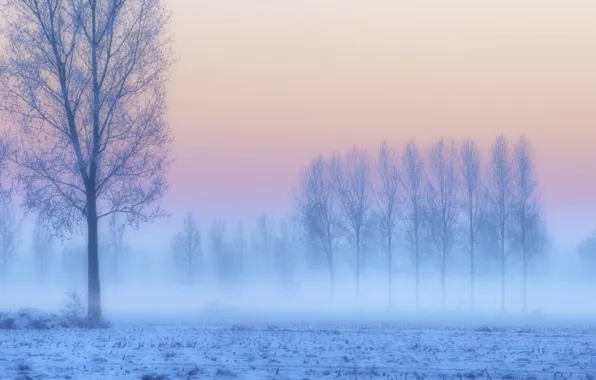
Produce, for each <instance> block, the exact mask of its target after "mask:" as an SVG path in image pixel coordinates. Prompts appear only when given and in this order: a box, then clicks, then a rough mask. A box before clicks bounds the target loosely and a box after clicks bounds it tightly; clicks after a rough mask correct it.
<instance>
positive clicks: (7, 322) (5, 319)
mask: <svg viewBox="0 0 596 380" xmlns="http://www.w3.org/2000/svg"><path fill="white" fill-rule="evenodd" d="M71 327H73V326H72V324H71V323H70V322H68V321H67V320H66V319H64V318H62V317H60V316H58V315H56V314H52V313H46V312H44V311H41V310H39V309H21V310H19V311H17V312H12V313H0V330H52V329H64V328H71Z"/></svg>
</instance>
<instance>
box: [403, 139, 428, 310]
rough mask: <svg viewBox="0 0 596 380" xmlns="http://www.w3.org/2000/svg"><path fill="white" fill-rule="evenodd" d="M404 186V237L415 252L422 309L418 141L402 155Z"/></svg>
mask: <svg viewBox="0 0 596 380" xmlns="http://www.w3.org/2000/svg"><path fill="white" fill-rule="evenodd" d="M402 170H403V175H402V183H403V186H404V192H403V196H404V202H403V216H404V218H403V222H404V237H405V238H406V240H407V241H408V243H409V245H410V248H411V250H412V253H413V254H414V259H415V265H416V309H417V310H419V309H420V243H421V237H422V236H421V233H422V223H423V212H424V211H423V201H424V161H423V160H422V157H421V155H420V153H419V151H418V147H417V146H416V143H414V142H410V143H408V145H407V146H406V149H405V151H404V153H403V157H402Z"/></svg>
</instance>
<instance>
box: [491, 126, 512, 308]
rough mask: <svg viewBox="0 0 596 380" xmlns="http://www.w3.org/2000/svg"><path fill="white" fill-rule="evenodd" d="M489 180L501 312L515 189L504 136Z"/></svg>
mask: <svg viewBox="0 0 596 380" xmlns="http://www.w3.org/2000/svg"><path fill="white" fill-rule="evenodd" d="M489 180H490V183H489V189H490V203H491V212H492V218H493V219H494V220H495V222H496V224H497V229H498V235H499V250H500V257H501V310H502V311H505V258H506V257H505V256H506V246H505V245H506V243H507V232H508V229H509V223H510V217H511V207H512V203H511V202H512V200H513V199H512V198H513V187H512V168H511V157H510V153H509V145H508V143H507V140H506V139H505V137H504V136H499V137H498V138H497V140H496V141H495V143H494V144H493V146H492V148H491V162H490V167H489Z"/></svg>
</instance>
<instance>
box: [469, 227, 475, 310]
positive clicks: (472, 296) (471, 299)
mask: <svg viewBox="0 0 596 380" xmlns="http://www.w3.org/2000/svg"><path fill="white" fill-rule="evenodd" d="M470 311H471V312H474V239H473V238H470Z"/></svg>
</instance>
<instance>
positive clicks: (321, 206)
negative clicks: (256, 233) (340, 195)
mask: <svg viewBox="0 0 596 380" xmlns="http://www.w3.org/2000/svg"><path fill="white" fill-rule="evenodd" d="M338 161H339V160H338V158H337V156H333V157H332V158H329V159H327V158H324V157H323V156H317V157H315V158H314V159H313V160H312V161H311V162H310V164H309V165H308V167H307V168H306V169H305V170H304V171H303V172H302V178H301V189H300V193H299V195H298V196H297V204H298V212H299V216H300V223H301V225H302V228H303V229H304V231H305V232H306V235H307V236H308V237H309V241H311V242H316V243H317V245H318V247H319V249H321V251H322V253H323V254H324V256H325V261H326V263H327V269H328V270H329V281H330V293H331V296H333V294H334V285H335V268H334V257H333V256H334V253H335V251H336V249H337V244H338V241H339V238H340V237H341V231H342V225H341V215H340V210H339V204H338V203H339V202H338V199H337V195H336V194H337V192H336V186H337V185H336V181H337V175H338V166H339V162H338Z"/></svg>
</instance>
